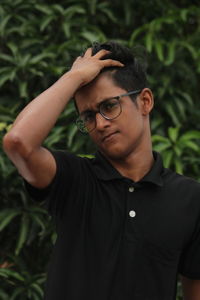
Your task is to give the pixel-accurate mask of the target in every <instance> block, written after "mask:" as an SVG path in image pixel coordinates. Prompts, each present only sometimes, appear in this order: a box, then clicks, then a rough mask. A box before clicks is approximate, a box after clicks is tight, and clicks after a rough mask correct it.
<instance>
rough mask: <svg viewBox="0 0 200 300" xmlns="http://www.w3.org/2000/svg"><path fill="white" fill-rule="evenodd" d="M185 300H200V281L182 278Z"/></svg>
mask: <svg viewBox="0 0 200 300" xmlns="http://www.w3.org/2000/svg"><path fill="white" fill-rule="evenodd" d="M181 282H182V287H183V295H184V298H183V299H184V300H199V299H200V280H192V279H189V278H187V277H184V276H181Z"/></svg>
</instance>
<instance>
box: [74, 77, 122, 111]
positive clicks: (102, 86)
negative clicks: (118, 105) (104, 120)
mask: <svg viewBox="0 0 200 300" xmlns="http://www.w3.org/2000/svg"><path fill="white" fill-rule="evenodd" d="M124 92H126V91H125V90H124V89H123V88H121V87H119V86H116V84H115V83H114V82H113V80H112V78H111V76H108V75H107V74H104V73H102V74H100V75H99V76H98V77H97V78H96V79H95V80H93V81H92V82H91V83H89V84H87V85H86V86H84V87H82V88H81V89H79V90H78V91H77V92H76V94H75V101H76V105H77V108H78V110H79V113H81V112H82V111H84V110H87V109H95V107H96V106H97V105H98V103H100V102H101V101H103V100H105V99H107V98H110V97H114V96H118V95H120V94H123V93H124Z"/></svg>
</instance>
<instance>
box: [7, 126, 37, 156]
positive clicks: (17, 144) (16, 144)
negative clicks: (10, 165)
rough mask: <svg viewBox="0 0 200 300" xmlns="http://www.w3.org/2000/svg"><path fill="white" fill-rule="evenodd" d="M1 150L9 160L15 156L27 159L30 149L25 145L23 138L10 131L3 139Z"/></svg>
mask: <svg viewBox="0 0 200 300" xmlns="http://www.w3.org/2000/svg"><path fill="white" fill-rule="evenodd" d="M3 149H4V151H5V152H6V154H7V155H8V157H10V158H11V159H12V157H14V156H16V155H19V156H21V157H23V158H24V159H27V158H28V156H29V155H30V153H31V149H30V147H28V145H26V143H25V142H24V140H23V137H21V136H20V134H18V133H16V132H13V131H12V130H11V131H10V132H8V133H7V134H6V135H5V136H4V137H3Z"/></svg>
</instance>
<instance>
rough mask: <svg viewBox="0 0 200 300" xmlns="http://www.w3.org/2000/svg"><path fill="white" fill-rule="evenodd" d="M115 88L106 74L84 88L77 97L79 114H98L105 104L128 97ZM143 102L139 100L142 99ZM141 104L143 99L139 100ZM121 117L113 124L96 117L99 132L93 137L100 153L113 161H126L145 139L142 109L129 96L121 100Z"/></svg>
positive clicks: (98, 115)
mask: <svg viewBox="0 0 200 300" xmlns="http://www.w3.org/2000/svg"><path fill="white" fill-rule="evenodd" d="M126 92H127V91H126V90H124V89H123V88H121V87H118V86H116V85H115V84H114V82H113V80H112V78H111V77H109V76H108V75H107V74H106V73H102V74H101V75H99V76H98V77H97V78H96V79H95V80H94V81H93V82H91V83H90V84H89V85H87V86H84V87H82V88H81V89H80V90H79V91H78V92H77V93H76V95H75V100H76V104H77V107H78V110H79V113H82V112H83V111H86V110H94V111H96V110H97V109H98V108H97V105H98V104H99V103H101V102H102V101H103V100H105V99H107V98H110V97H114V96H118V95H121V94H124V93H126ZM138 98H139V96H138ZM138 100H139V99H138ZM120 102H121V105H122V112H121V114H120V115H119V116H118V117H117V118H116V119H113V120H106V119H104V118H103V117H102V116H101V115H100V114H99V113H97V114H96V128H95V129H94V130H93V131H92V132H90V133H89V135H90V137H91V139H92V140H93V142H94V143H95V144H96V145H97V146H98V149H99V150H100V151H101V152H102V153H103V154H104V155H105V156H106V157H107V158H109V159H113V160H115V159H124V158H125V157H126V156H128V155H130V154H131V153H133V152H134V151H136V150H137V149H138V147H140V146H141V145H142V142H143V138H144V130H145V129H144V117H143V114H142V112H141V109H140V105H138V107H136V105H135V104H134V103H133V101H132V100H131V99H130V97H129V96H124V97H122V98H121V99H120Z"/></svg>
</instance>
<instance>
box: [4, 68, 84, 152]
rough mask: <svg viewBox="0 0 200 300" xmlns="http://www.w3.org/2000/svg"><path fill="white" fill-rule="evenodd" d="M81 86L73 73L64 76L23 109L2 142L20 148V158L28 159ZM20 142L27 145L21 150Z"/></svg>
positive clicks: (79, 80)
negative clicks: (10, 142)
mask: <svg viewBox="0 0 200 300" xmlns="http://www.w3.org/2000/svg"><path fill="white" fill-rule="evenodd" d="M80 85H81V79H80V78H79V77H78V75H77V73H76V72H68V73H66V74H64V75H63V76H62V77H61V78H60V79H59V80H58V81H56V82H55V83H54V84H53V85H52V86H51V87H50V88H48V89H47V90H45V91H44V92H43V93H41V94H40V95H39V96H38V97H36V98H35V99H34V100H33V101H31V102H30V103H29V104H28V105H27V106H26V107H25V108H24V110H23V111H22V112H21V113H20V114H19V115H18V117H17V119H16V120H15V122H14V124H13V126H12V129H11V131H10V132H9V133H8V134H7V137H5V139H6V138H9V139H13V141H14V143H15V142H16V144H17V143H18V144H20V145H21V144H22V145H21V151H22V152H23V151H24V153H21V154H22V155H24V156H26V155H29V153H30V152H31V151H32V150H33V149H34V148H37V147H39V146H40V145H41V144H42V142H43V141H44V139H45V138H46V136H47V135H48V133H49V132H50V130H51V129H52V127H53V126H54V124H55V123H56V121H57V119H58V117H59V115H60V114H61V112H62V111H63V110H64V108H65V106H66V105H67V103H68V102H69V100H70V99H71V98H72V97H73V95H74V93H75V92H76V90H77V89H78V88H79V86H80ZM23 141H26V145H24V147H23Z"/></svg>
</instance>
